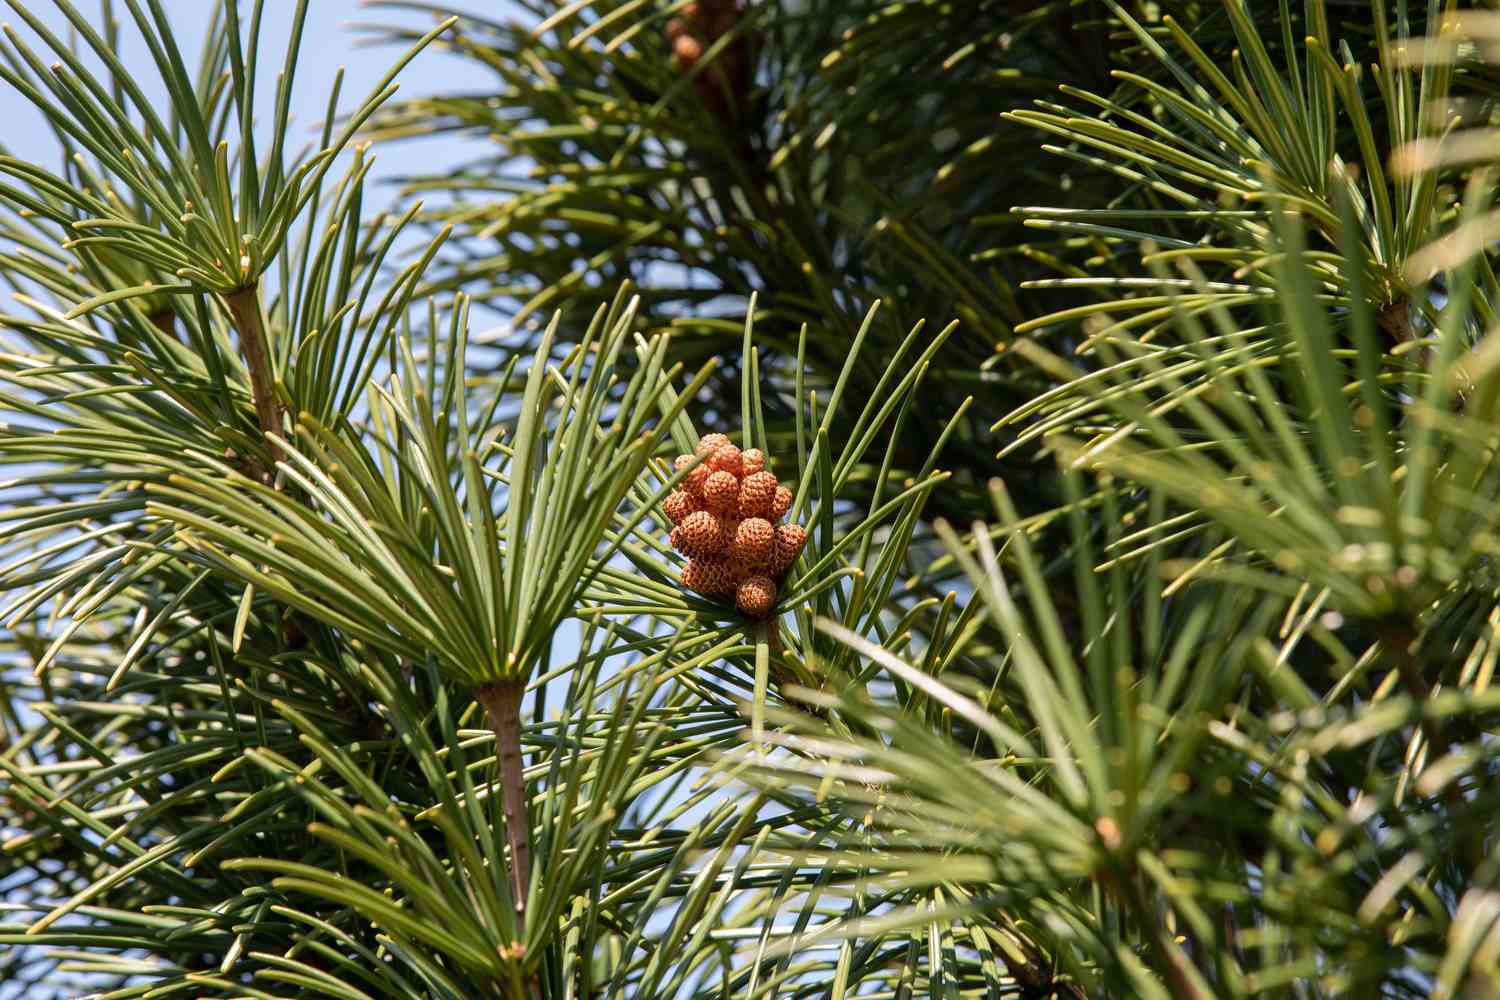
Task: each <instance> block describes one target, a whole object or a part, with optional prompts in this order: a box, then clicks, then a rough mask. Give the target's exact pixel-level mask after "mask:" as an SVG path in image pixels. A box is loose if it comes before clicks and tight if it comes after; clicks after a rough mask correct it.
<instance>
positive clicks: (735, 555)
mask: <svg viewBox="0 0 1500 1000" xmlns="http://www.w3.org/2000/svg"><path fill="white" fill-rule="evenodd" d="M775 545H776V529H775V528H773V527H772V526H771V522H770V521H767V520H766V519H765V518H763V517H747V518H745V520H743V521H741V522H740V526H739V528H738V529H737V530H736V531H735V533H734V545H733V546H732V547H731V548H730V550H729V561H730V562H731V563H733V564H734V565H735V566H740V567H743V568H745V569H747V570H750V569H761V568H763V567H764V566H765V565H766V564H767V563H768V562H769V561H770V559H771V551H772V549H773V548H775Z"/></svg>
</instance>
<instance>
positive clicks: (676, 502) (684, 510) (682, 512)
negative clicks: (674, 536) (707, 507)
mask: <svg viewBox="0 0 1500 1000" xmlns="http://www.w3.org/2000/svg"><path fill="white" fill-rule="evenodd" d="M661 509H662V513H664V514H666V515H667V517H668V519H669V520H671V522H672V523H673V524H681V523H682V519H683V518H685V517H687V516H688V515H689V514H691V513H693V512H694V511H696V510H701V509H702V505H701V504H699V503H698V500H697V498H695V497H694V496H693V495H692V494H691V493H689V492H687V491H686V490H673V491H672V492H671V493H668V494H667V498H666V499H665V500H663V501H662V502H661Z"/></svg>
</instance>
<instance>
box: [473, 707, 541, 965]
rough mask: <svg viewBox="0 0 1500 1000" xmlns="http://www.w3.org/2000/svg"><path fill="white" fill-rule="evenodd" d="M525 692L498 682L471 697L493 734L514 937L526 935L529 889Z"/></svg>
mask: <svg viewBox="0 0 1500 1000" xmlns="http://www.w3.org/2000/svg"><path fill="white" fill-rule="evenodd" d="M525 692H526V684H525V682H524V681H500V682H498V683H495V684H486V685H484V686H483V687H479V688H476V689H475V690H474V697H475V699H476V700H478V702H479V703H480V704H481V705H483V706H484V711H485V714H486V715H488V716H489V720H490V728H491V729H492V730H494V733H495V752H496V754H497V756H498V757H499V767H500V788H501V793H502V795H503V796H504V799H503V803H504V809H505V840H506V843H507V844H508V845H509V847H510V886H511V893H512V895H513V896H514V897H515V904H516V931H517V937H520V936H522V935H523V934H524V933H525V929H526V896H527V893H528V892H529V891H530V889H531V846H530V838H531V817H530V812H529V809H528V808H527V802H526V777H525V764H524V762H523V761H522V759H521V696H522V695H523V694H525Z"/></svg>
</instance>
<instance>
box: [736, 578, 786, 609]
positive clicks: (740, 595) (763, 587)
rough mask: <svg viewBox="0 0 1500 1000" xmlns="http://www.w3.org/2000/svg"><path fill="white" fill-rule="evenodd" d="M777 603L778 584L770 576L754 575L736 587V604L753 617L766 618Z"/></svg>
mask: <svg viewBox="0 0 1500 1000" xmlns="http://www.w3.org/2000/svg"><path fill="white" fill-rule="evenodd" d="M775 603H776V584H775V583H773V582H771V579H770V578H769V577H765V576H752V577H748V578H746V579H745V580H742V581H741V582H740V585H739V586H738V587H737V588H735V592H734V604H735V607H737V608H739V609H740V611H741V613H743V614H746V615H749V616H750V617H751V618H764V617H765V616H766V613H767V612H768V611H770V610H771V605H773V604H775Z"/></svg>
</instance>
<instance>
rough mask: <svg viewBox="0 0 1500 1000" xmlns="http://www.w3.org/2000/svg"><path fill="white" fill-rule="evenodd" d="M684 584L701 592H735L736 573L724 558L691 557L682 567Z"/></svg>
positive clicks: (712, 593)
mask: <svg viewBox="0 0 1500 1000" xmlns="http://www.w3.org/2000/svg"><path fill="white" fill-rule="evenodd" d="M682 585H683V586H684V587H686V588H687V589H688V590H694V591H697V592H698V593H700V594H710V595H718V594H729V593H733V592H734V574H733V572H731V571H730V569H729V566H728V564H726V563H724V562H723V561H722V560H719V559H689V560H688V564H687V565H686V566H684V567H683V568H682Z"/></svg>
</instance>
